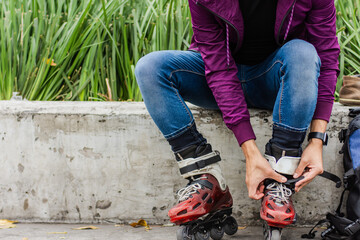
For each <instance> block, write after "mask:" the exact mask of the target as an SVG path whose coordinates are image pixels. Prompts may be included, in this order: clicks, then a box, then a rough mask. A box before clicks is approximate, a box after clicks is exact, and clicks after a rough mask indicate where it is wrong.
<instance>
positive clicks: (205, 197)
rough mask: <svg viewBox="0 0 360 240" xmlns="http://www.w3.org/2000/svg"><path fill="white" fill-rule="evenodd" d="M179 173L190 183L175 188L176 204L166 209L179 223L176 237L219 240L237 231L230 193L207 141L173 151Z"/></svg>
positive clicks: (171, 218) (215, 154) (217, 158)
mask: <svg viewBox="0 0 360 240" xmlns="http://www.w3.org/2000/svg"><path fill="white" fill-rule="evenodd" d="M175 156H176V158H177V160H178V164H179V167H180V173H181V175H182V176H183V177H184V178H185V179H188V180H189V184H188V185H187V186H186V187H185V188H182V189H180V190H179V191H178V196H179V200H178V201H179V203H178V204H177V205H176V206H174V207H173V208H172V209H170V211H169V214H168V215H169V217H170V221H171V222H173V223H175V224H177V225H180V227H179V229H178V231H177V240H208V239H210V238H212V239H213V240H220V239H221V238H222V237H223V236H224V234H225V233H226V234H228V235H233V234H235V233H236V232H237V230H238V225H237V222H236V220H235V219H234V218H233V217H232V216H231V214H232V204H233V200H232V196H231V194H230V191H229V188H228V187H227V185H226V183H225V180H224V177H223V176H222V174H221V168H220V165H219V162H220V160H221V158H220V154H219V153H218V152H217V151H212V149H211V146H210V145H209V144H205V145H201V146H192V147H190V148H188V149H186V150H184V151H181V152H179V153H176V154H175Z"/></svg>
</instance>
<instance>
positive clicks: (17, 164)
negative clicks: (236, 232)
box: [0, 101, 349, 225]
mask: <svg viewBox="0 0 360 240" xmlns="http://www.w3.org/2000/svg"><path fill="white" fill-rule="evenodd" d="M192 111H193V114H194V116H195V118H196V121H197V124H198V128H199V129H200V131H201V132H202V133H203V134H204V136H205V137H206V138H207V139H208V141H209V142H210V143H211V144H212V145H213V148H214V149H217V150H219V151H220V152H221V156H222V158H223V161H222V163H221V164H222V166H223V169H224V173H225V177H226V179H227V181H228V184H229V186H230V189H231V191H232V194H233V198H234V216H235V217H236V218H237V219H238V221H239V222H240V223H241V224H259V223H260V222H259V202H257V201H252V200H250V199H249V198H248V194H247V190H246V186H245V158H244V156H243V155H242V153H241V149H240V148H239V146H238V143H237V142H236V139H235V138H234V136H233V134H232V133H231V132H230V130H228V129H227V128H226V127H225V125H224V124H223V122H222V119H221V116H220V114H219V112H215V111H207V110H203V109H200V108H196V107H192ZM250 112H251V122H252V124H253V127H254V130H255V133H256V135H257V137H258V140H257V144H258V146H259V148H260V149H264V145H265V144H266V142H267V141H268V139H269V138H270V137H271V124H272V123H271V118H272V117H271V113H270V112H267V111H260V110H251V111H250ZM0 113H1V114H0V152H1V157H0V164H1V168H0V192H1V198H0V218H7V219H12V220H19V221H23V222H24V221H25V222H61V223H90V222H94V223H100V222H106V221H115V222H118V221H122V222H129V221H133V220H137V219H140V218H144V219H146V220H147V221H148V222H150V223H158V224H163V223H164V222H167V220H168V217H167V211H168V210H169V209H170V208H171V206H173V204H175V202H176V194H175V192H176V190H178V189H179V188H181V187H183V186H184V185H185V184H186V181H185V180H183V179H182V178H181V177H180V174H179V172H178V168H177V165H176V163H175V160H174V157H173V154H172V153H171V151H170V149H169V146H168V143H167V142H166V141H165V140H164V138H163V137H162V135H161V133H160V132H159V130H158V129H157V128H156V126H155V124H154V123H153V121H152V120H151V118H150V116H149V115H148V113H147V111H146V109H145V106H144V104H143V103H127V102H122V103H120V102H112V103H101V102H27V101H2V102H0ZM348 121H349V119H348V117H347V108H345V107H342V106H340V105H336V106H335V108H334V111H333V117H332V120H331V122H330V124H329V127H328V129H329V130H328V133H329V135H330V140H329V145H328V147H326V148H325V151H324V162H325V169H326V170H328V171H331V172H334V173H336V174H338V175H341V174H342V161H341V156H340V155H339V154H338V151H339V149H340V146H341V145H340V143H339V141H338V140H337V132H338V131H339V130H340V129H341V128H343V127H345V126H346V125H347V123H348ZM339 197H340V190H336V189H335V186H334V184H333V183H331V182H329V181H327V180H324V179H321V178H317V179H316V180H315V181H314V182H312V183H311V184H310V185H309V186H308V187H307V188H305V189H304V190H303V191H302V192H301V193H299V194H296V195H295V196H294V203H295V205H296V209H297V212H298V214H299V222H298V223H299V224H300V225H309V224H312V223H314V222H316V221H317V220H319V219H322V218H323V217H324V216H325V214H326V212H328V211H333V210H334V209H336V206H337V204H338V200H339Z"/></svg>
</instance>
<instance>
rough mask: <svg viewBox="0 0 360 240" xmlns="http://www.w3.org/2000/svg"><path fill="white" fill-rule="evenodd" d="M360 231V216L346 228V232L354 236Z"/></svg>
mask: <svg viewBox="0 0 360 240" xmlns="http://www.w3.org/2000/svg"><path fill="white" fill-rule="evenodd" d="M358 231H360V218H359V219H357V220H356V221H355V222H353V223H351V224H350V225H348V226H347V227H346V228H345V232H346V233H347V234H348V235H349V236H352V235H354V234H355V233H357V232H358Z"/></svg>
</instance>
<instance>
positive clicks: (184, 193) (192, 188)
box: [177, 183, 201, 202]
mask: <svg viewBox="0 0 360 240" xmlns="http://www.w3.org/2000/svg"><path fill="white" fill-rule="evenodd" d="M199 189H201V185H200V184H199V183H195V184H191V185H189V186H187V187H184V188H182V189H180V190H179V191H178V192H177V195H178V196H179V202H182V201H185V200H187V199H188V198H189V197H190V195H192V194H194V193H196V192H197V190H199Z"/></svg>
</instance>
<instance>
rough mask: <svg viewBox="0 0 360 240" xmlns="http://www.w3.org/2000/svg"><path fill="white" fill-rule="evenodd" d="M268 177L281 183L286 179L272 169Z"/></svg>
mask: <svg viewBox="0 0 360 240" xmlns="http://www.w3.org/2000/svg"><path fill="white" fill-rule="evenodd" d="M270 178H272V179H274V180H275V181H277V182H281V183H284V182H286V181H287V178H286V177H284V176H283V175H281V174H279V173H277V172H275V171H274V170H272V171H271V175H270Z"/></svg>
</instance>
